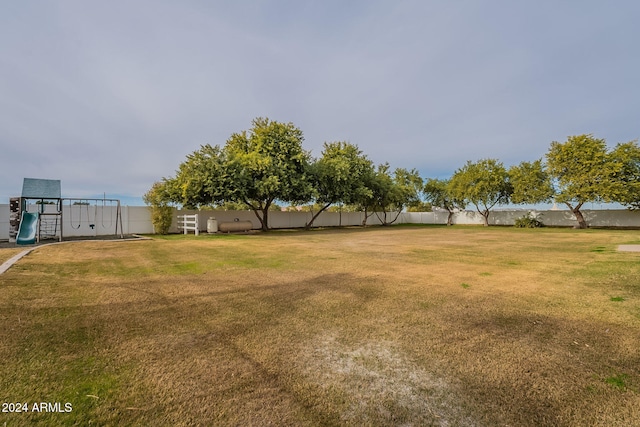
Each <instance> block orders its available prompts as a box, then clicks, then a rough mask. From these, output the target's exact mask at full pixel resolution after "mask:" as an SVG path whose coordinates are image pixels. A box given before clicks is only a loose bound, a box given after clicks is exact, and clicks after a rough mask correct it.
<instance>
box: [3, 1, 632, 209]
mask: <svg viewBox="0 0 640 427" xmlns="http://www.w3.org/2000/svg"><path fill="white" fill-rule="evenodd" d="M639 20H640V2H637V1H635V0H629V1H626V0H614V1H610V2H603V1H593V0H564V1H562V0H539V1H535V2H533V1H509V0H484V1H478V0H473V1H472V0H457V1H447V0H434V1H428V0H393V1H392V0H384V1H383V0H352V1H345V0H342V1H336V0H324V1H306V0H289V1H287V0H281V1H278V0H254V1H248V0H238V1H233V2H230V1H215V0H211V1H205V0H202V1H195V0H192V1H190V0H181V1H164V0H124V1H123V0H110V1H86V0H64V1H58V0H55V1H54V0H22V1H3V2H2V4H1V5H0V203H7V202H8V198H9V197H11V196H18V195H20V192H21V188H22V180H23V178H24V177H28V178H46V179H60V180H61V181H62V192H63V196H64V197H95V196H102V195H103V194H106V196H107V197H119V198H122V199H123V202H124V203H126V204H142V201H141V199H140V197H141V196H142V195H143V194H144V193H145V192H146V191H147V190H148V189H149V188H150V187H151V185H152V184H153V183H154V182H155V181H158V180H160V179H161V178H162V177H169V176H173V175H174V174H175V171H176V169H177V168H178V166H179V164H180V163H181V162H182V161H183V160H184V159H185V158H186V155H187V154H189V153H191V152H193V151H195V150H197V149H198V148H199V147H200V146H201V145H203V144H212V145H216V144H219V145H224V143H225V142H226V140H227V139H228V138H229V136H230V135H231V134H232V133H234V132H239V131H242V130H246V129H249V128H250V127H251V121H252V120H253V119H254V118H256V117H268V118H270V119H271V120H276V121H280V122H292V123H293V124H294V125H296V126H297V127H298V128H300V129H301V130H302V131H303V133H304V136H305V141H304V148H305V149H307V150H309V151H310V152H311V153H312V155H313V156H316V157H317V156H320V153H321V151H322V145H323V143H324V142H331V141H349V142H351V143H354V144H356V145H358V147H359V148H360V149H361V150H362V151H363V152H364V153H365V154H366V155H367V156H368V157H369V158H370V159H372V160H373V161H374V162H375V163H383V162H389V163H390V164H391V166H392V167H393V168H395V167H404V168H416V169H418V170H419V171H420V173H421V175H422V176H423V177H424V178H427V177H438V178H446V177H449V176H451V175H452V174H453V173H454V172H455V170H456V169H458V168H460V167H462V166H463V165H464V164H465V163H466V161H468V160H472V161H476V160H479V159H483V158H497V159H499V160H501V161H502V162H503V163H504V164H505V165H506V166H510V165H513V164H517V163H520V162H521V161H531V160H535V159H538V158H540V157H543V156H544V154H545V153H546V152H547V151H548V149H549V145H550V143H551V142H552V141H559V142H563V141H566V139H567V137H568V136H570V135H578V134H593V135H594V136H596V137H598V138H604V139H606V140H607V143H608V144H610V145H611V146H613V145H615V144H616V143H619V142H627V141H630V140H635V139H638V138H639V137H640V124H639V123H640V121H639V117H640V116H639V112H640V72H639V69H640V44H639V43H638V40H640V26H639V25H638V21H639Z"/></svg>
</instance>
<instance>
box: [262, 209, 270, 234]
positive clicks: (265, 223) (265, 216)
mask: <svg viewBox="0 0 640 427" xmlns="http://www.w3.org/2000/svg"><path fill="white" fill-rule="evenodd" d="M261 223H262V231H269V204H267V205H266V206H265V207H264V208H263V209H262V221H261Z"/></svg>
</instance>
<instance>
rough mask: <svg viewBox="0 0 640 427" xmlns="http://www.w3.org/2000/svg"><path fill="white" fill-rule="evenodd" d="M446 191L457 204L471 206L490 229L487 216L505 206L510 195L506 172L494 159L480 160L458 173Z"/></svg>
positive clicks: (469, 163) (459, 170) (465, 166)
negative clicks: (497, 206)
mask: <svg viewBox="0 0 640 427" xmlns="http://www.w3.org/2000/svg"><path fill="white" fill-rule="evenodd" d="M448 191H449V192H450V194H451V196H452V197H453V198H454V199H456V200H464V202H465V204H467V203H471V204H473V205H474V206H475V207H476V210H477V211H478V213H479V214H480V215H482V218H483V219H484V225H485V227H487V226H489V214H490V213H491V209H493V207H494V206H496V205H499V204H506V203H508V202H509V197H510V195H511V193H512V188H511V185H510V184H509V180H508V175H507V170H506V169H505V167H504V165H503V164H502V162H499V161H498V160H496V159H483V160H479V161H478V162H476V163H473V162H471V161H467V164H466V165H464V166H463V167H462V168H460V169H458V170H457V171H456V172H455V173H454V174H453V176H452V177H451V181H450V182H449V186H448Z"/></svg>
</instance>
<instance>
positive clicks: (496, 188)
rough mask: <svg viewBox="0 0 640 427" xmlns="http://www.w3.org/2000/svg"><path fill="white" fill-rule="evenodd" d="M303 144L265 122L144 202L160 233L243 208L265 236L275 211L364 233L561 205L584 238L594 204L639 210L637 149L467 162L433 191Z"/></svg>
mask: <svg viewBox="0 0 640 427" xmlns="http://www.w3.org/2000/svg"><path fill="white" fill-rule="evenodd" d="M303 141H304V137H303V134H302V131H301V130H300V129H298V128H297V127H296V126H294V125H293V124H292V123H280V122H277V121H272V120H270V119H268V118H261V117H258V118H256V119H254V120H253V121H252V126H251V128H250V129H248V130H244V131H241V132H238V133H233V134H232V135H231V136H230V137H229V138H228V140H227V141H226V143H225V144H224V146H222V147H220V146H218V145H215V146H212V145H210V144H206V145H203V146H201V147H200V148H199V149H198V150H196V151H194V152H193V153H191V154H188V155H187V156H186V159H185V160H184V161H183V162H182V163H181V164H180V165H179V167H178V170H177V171H176V174H175V176H174V177H172V178H163V179H162V181H160V182H156V183H154V185H153V187H152V188H151V189H150V190H149V192H148V193H147V194H145V197H144V200H145V202H146V203H147V204H149V205H150V206H151V207H152V208H153V209H155V211H154V212H155V213H156V214H157V218H156V220H157V221H156V222H157V223H158V228H159V229H162V230H165V229H166V227H168V225H167V212H168V211H169V210H170V204H171V203H174V204H177V205H181V206H183V207H186V208H191V209H200V208H203V207H213V208H222V209H230V208H232V209H237V208H238V207H240V206H245V207H246V208H248V209H250V210H252V211H253V212H254V213H255V215H256V217H257V218H258V220H259V221H260V224H261V228H262V229H263V230H268V229H269V221H268V219H269V211H270V210H272V209H275V208H277V207H278V205H277V204H276V202H278V203H280V202H282V203H286V204H289V205H291V206H297V209H298V210H299V209H300V205H304V204H308V203H309V202H312V204H311V205H308V206H311V207H310V208H309V211H310V212H312V216H311V219H310V220H309V222H308V223H307V224H306V226H307V227H311V226H312V225H313V222H314V221H315V220H316V218H317V217H318V215H320V214H321V213H322V212H324V211H326V210H328V209H330V208H331V207H332V205H339V206H340V208H341V210H342V209H348V210H353V209H357V210H361V211H364V221H363V225H366V222H367V218H369V217H370V216H371V215H374V214H375V215H376V216H377V217H378V219H379V220H380V223H382V224H383V225H387V224H391V223H393V222H395V221H396V220H397V218H398V217H399V215H400V213H401V212H402V211H403V210H405V209H410V208H411V207H415V209H426V208H429V207H431V206H435V207H441V208H444V209H446V210H447V211H448V212H449V216H448V218H447V224H448V225H450V224H451V223H452V215H453V212H454V210H456V209H464V208H465V207H466V206H467V205H469V204H471V205H473V206H474V207H475V208H476V210H477V211H478V212H479V213H480V214H481V215H482V217H483V219H484V225H485V226H487V225H489V215H490V213H491V210H492V209H493V208H494V207H495V206H497V205H504V204H508V203H514V204H538V203H543V202H548V201H550V200H551V199H553V200H555V201H556V202H558V203H563V204H565V205H566V206H567V207H568V208H569V209H570V210H571V211H572V212H573V213H574V215H575V217H576V220H577V222H578V227H580V228H586V227H587V223H586V221H585V218H584V216H583V214H582V212H581V208H582V207H583V206H584V204H585V203H587V202H619V203H621V204H623V205H625V206H627V207H629V208H630V209H640V147H639V146H638V144H637V142H636V141H631V142H627V143H621V144H618V145H616V147H615V148H614V149H613V150H611V151H608V150H607V146H606V143H605V140H604V139H598V138H595V137H593V135H590V134H585V135H576V136H570V137H568V139H567V141H565V142H563V143H560V142H555V141H554V142H552V143H551V145H550V148H549V150H548V152H547V153H546V156H545V158H544V159H538V160H535V161H533V162H526V161H523V162H521V163H520V164H518V165H515V166H511V167H510V168H509V169H508V170H507V169H506V168H505V167H504V165H503V163H502V162H500V161H498V160H497V159H481V160H478V161H476V162H473V161H467V163H466V164H465V165H464V166H463V167H461V168H459V169H458V170H456V171H455V173H454V174H453V176H452V177H451V178H450V179H448V180H441V179H429V180H427V181H426V183H425V182H423V180H422V178H421V177H420V174H419V173H418V171H417V170H415V169H405V168H397V169H395V170H393V171H392V169H391V166H390V165H389V164H388V163H382V164H380V165H378V166H377V167H374V165H373V163H372V161H371V160H369V159H368V158H367V156H366V155H365V154H364V153H363V152H362V151H361V150H360V149H359V148H358V146H357V145H355V144H351V143H349V142H344V141H337V142H330V143H325V144H324V146H323V150H322V153H321V156H320V157H319V158H317V159H312V158H311V154H310V153H309V152H307V151H305V150H304V149H303V147H302V143H303ZM545 160H546V162H545ZM423 196H424V199H425V200H423V199H422V197H423ZM161 214H162V215H161ZM154 215H155V214H154ZM163 221H164V222H163Z"/></svg>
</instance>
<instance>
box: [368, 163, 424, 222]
mask: <svg viewBox="0 0 640 427" xmlns="http://www.w3.org/2000/svg"><path fill="white" fill-rule="evenodd" d="M390 169H391V168H390V166H389V164H388V163H384V164H381V165H378V167H377V168H376V169H375V170H374V172H373V173H372V174H370V175H368V176H366V177H365V183H366V186H367V188H369V190H370V193H368V194H366V195H364V196H363V197H361V198H360V200H359V204H360V206H361V207H362V208H363V209H364V212H365V218H364V221H363V225H366V221H367V218H368V217H369V216H371V215H372V214H375V215H376V216H377V217H378V219H379V220H380V222H381V223H382V225H390V224H393V223H394V222H395V221H396V220H397V219H398V217H399V216H400V213H401V212H402V210H403V209H404V208H405V207H406V206H408V205H410V204H415V203H417V202H419V201H420V191H421V190H422V178H420V175H419V174H418V171H416V170H415V169H411V170H407V169H404V168H397V169H396V170H394V171H393V173H391V172H390ZM394 213H395V215H394Z"/></svg>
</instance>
